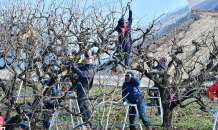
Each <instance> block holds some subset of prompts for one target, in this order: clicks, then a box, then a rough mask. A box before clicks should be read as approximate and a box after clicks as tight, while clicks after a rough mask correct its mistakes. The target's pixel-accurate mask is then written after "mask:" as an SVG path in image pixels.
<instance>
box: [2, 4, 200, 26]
mask: <svg viewBox="0 0 218 130" xmlns="http://www.w3.org/2000/svg"><path fill="white" fill-rule="evenodd" d="M38 1H41V2H44V4H45V5H47V6H48V8H49V5H50V4H51V3H52V2H53V1H55V3H56V4H57V5H58V4H61V5H62V6H68V5H71V4H72V2H74V1H75V0H7V1H5V0H0V6H1V5H3V6H4V5H6V4H8V3H9V2H13V3H16V2H25V3H31V5H32V6H33V5H36V4H37V2H38ZM76 1H77V3H80V5H84V4H85V3H86V4H87V7H88V6H91V5H93V3H94V4H95V5H101V6H96V7H100V8H101V7H102V8H104V9H105V10H107V7H108V6H116V7H117V9H116V11H118V12H121V10H120V9H121V8H120V7H121V6H120V5H121V4H120V3H121V2H122V5H123V7H125V6H126V5H127V3H128V2H130V1H131V7H132V11H133V19H135V21H139V19H140V20H141V21H142V22H143V24H146V25H147V24H149V22H151V21H152V20H153V19H156V18H157V17H159V16H160V15H162V14H164V13H165V14H169V13H171V12H173V11H175V10H178V9H180V8H183V7H184V6H187V5H189V3H188V1H187V0H76ZM195 1H196V0H195ZM126 14H128V13H126ZM120 16H121V13H120ZM165 16H166V15H165ZM118 17H119V16H118Z"/></svg>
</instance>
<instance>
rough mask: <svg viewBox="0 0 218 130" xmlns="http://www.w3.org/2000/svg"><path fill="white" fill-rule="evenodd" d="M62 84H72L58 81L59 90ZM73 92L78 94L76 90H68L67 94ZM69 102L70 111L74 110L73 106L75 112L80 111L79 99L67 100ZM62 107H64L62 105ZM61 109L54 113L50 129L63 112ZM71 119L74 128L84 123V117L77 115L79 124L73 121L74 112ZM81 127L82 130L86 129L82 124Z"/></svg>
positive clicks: (73, 94) (74, 94)
mask: <svg viewBox="0 0 218 130" xmlns="http://www.w3.org/2000/svg"><path fill="white" fill-rule="evenodd" d="M61 84H64V86H66V84H70V82H58V85H57V86H58V90H59V89H60V88H61ZM71 94H72V96H76V91H67V95H68V96H69V95H71ZM67 103H68V105H69V110H70V111H72V107H73V108H74V109H75V112H78V113H80V109H79V105H78V101H77V99H70V100H69V102H67ZM60 109H62V107H60ZM60 109H59V110H58V111H57V113H54V114H53V116H52V120H51V124H50V126H49V130H51V129H52V126H53V124H54V122H55V119H56V118H57V117H58V115H59V114H61V113H60ZM67 113H68V112H67ZM70 120H71V124H72V129H73V128H74V127H77V126H78V125H80V124H82V123H84V122H83V119H82V117H77V122H78V123H77V125H75V124H74V122H73V115H72V114H70ZM79 129H80V130H84V129H85V126H84V125H82V126H81V127H79Z"/></svg>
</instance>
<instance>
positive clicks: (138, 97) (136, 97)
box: [122, 72, 151, 130]
mask: <svg viewBox="0 0 218 130" xmlns="http://www.w3.org/2000/svg"><path fill="white" fill-rule="evenodd" d="M122 98H123V104H124V105H126V104H127V100H128V103H131V104H137V109H138V112H139V117H140V119H141V120H142V122H143V124H144V125H145V126H146V129H147V130H151V127H150V125H151V123H150V121H149V120H148V118H147V116H146V115H145V101H144V96H143V95H142V94H141V89H140V81H139V80H138V79H137V78H136V77H134V73H133V72H127V73H126V75H125V82H124V83H123V86H122ZM134 114H136V111H135V108H134V107H131V108H130V109H129V124H130V126H129V127H130V130H134V129H135V125H134V124H135V120H136V116H135V115H134ZM131 124H132V125H131Z"/></svg>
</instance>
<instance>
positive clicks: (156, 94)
mask: <svg viewBox="0 0 218 130" xmlns="http://www.w3.org/2000/svg"><path fill="white" fill-rule="evenodd" d="M153 87H157V86H156V85H154V86H153ZM151 91H152V92H153V93H154V95H152V94H151ZM148 95H149V96H151V97H158V96H159V94H158V90H157V89H152V87H151V88H150V89H149V92H148ZM155 102H156V104H157V106H160V103H159V98H152V99H151V103H155ZM157 109H158V112H160V108H159V107H157Z"/></svg>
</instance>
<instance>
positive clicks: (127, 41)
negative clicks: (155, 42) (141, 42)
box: [116, 10, 132, 52]
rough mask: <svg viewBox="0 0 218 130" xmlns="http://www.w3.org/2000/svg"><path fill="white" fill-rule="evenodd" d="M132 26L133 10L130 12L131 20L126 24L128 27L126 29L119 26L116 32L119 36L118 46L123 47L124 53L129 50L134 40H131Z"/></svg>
mask: <svg viewBox="0 0 218 130" xmlns="http://www.w3.org/2000/svg"><path fill="white" fill-rule="evenodd" d="M131 26H132V10H130V11H129V18H128V22H127V23H126V26H125V27H124V28H122V27H120V26H119V25H117V27H116V31H117V32H118V34H119V37H118V45H119V46H120V45H122V49H124V52H127V50H129V48H130V46H131V44H132V39H131ZM122 29H123V30H125V34H124V35H123V34H122Z"/></svg>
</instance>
